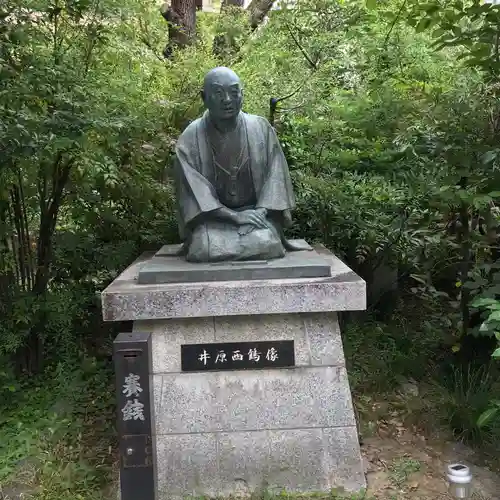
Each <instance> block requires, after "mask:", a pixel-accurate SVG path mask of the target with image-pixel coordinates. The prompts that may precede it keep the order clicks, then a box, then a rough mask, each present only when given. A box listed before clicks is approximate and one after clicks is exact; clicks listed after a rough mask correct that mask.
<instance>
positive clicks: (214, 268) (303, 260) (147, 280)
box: [137, 240, 331, 285]
mask: <svg viewBox="0 0 500 500" xmlns="http://www.w3.org/2000/svg"><path fill="white" fill-rule="evenodd" d="M300 243H302V244H303V246H308V247H309V250H306V251H300V252H288V253H287V254H286V255H285V256H284V257H283V258H282V259H274V260H256V261H223V262H188V261H187V260H186V259H185V258H184V257H178V256H177V255H176V253H177V252H178V251H179V245H165V246H163V247H162V248H161V249H160V250H159V251H158V252H157V253H156V254H155V255H154V256H153V257H152V258H151V259H149V260H148V261H146V262H145V263H143V264H142V265H141V266H140V269H139V275H138V279H137V282H138V283H139V284H140V285H156V284H158V285H159V284H164V283H197V282H200V281H235V280H238V281H241V280H258V279H260V280H262V279H266V280H269V279H289V278H323V277H326V276H330V273H331V262H330V259H329V258H328V257H325V256H324V255H321V254H318V253H317V252H316V251H315V250H313V248H312V247H310V246H309V245H307V243H306V242H305V241H303V240H301V241H300Z"/></svg>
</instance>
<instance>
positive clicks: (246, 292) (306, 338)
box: [103, 250, 366, 500]
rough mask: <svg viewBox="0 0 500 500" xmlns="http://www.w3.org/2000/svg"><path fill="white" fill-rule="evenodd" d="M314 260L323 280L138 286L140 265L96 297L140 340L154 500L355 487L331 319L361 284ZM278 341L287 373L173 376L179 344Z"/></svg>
mask: <svg viewBox="0 0 500 500" xmlns="http://www.w3.org/2000/svg"><path fill="white" fill-rule="evenodd" d="M321 253H322V254H323V255H328V256H329V259H330V262H331V263H332V268H331V277H327V278H306V279H289V280H284V279H283V280H252V281H238V282H236V281H226V282H205V283H189V284H184V285H180V284H168V285H154V286H152V285H139V284H137V281H136V280H137V274H138V269H139V267H140V264H141V262H140V261H139V262H138V263H136V264H134V265H133V266H132V268H131V269H129V270H127V271H126V272H125V273H124V274H123V275H122V276H121V277H120V278H118V280H116V281H115V282H114V283H113V284H112V285H110V287H108V289H107V290H106V291H105V292H104V293H103V306H104V314H105V317H106V318H107V319H108V320H123V319H132V320H134V330H135V331H142V332H151V352H150V359H151V366H150V387H151V390H152V398H151V400H152V403H151V414H152V418H153V456H154V464H155V491H156V497H155V500H181V499H185V498H190V497H191V498H193V497H195V498H196V497H198V498H199V497H202V496H204V497H208V498H210V497H228V496H230V495H233V496H242V497H248V496H250V495H251V494H253V493H255V492H262V491H269V492H281V491H283V490H285V491H287V492H292V493H293V492H295V493H301V492H310V493H311V492H329V491H330V490H331V489H333V488H344V489H345V490H347V491H359V490H361V489H363V488H364V487H365V486H366V484H365V478H364V474H363V466H362V460H361V454H360V449H359V442H358V435H357V429H356V422H355V418H354V412H353V406H352V401H351V394H350V389H349V382H348V379H347V373H346V368H345V360H344V353H343V349H342V340H341V335H340V330H339V325H338V318H337V312H336V311H340V310H355V309H363V308H364V306H365V284H364V282H363V281H362V280H361V279H360V278H359V277H358V276H356V275H355V274H354V273H353V272H352V271H351V270H350V269H349V268H347V267H346V266H345V265H344V264H343V263H341V262H340V261H339V260H338V259H336V258H335V257H333V256H332V255H331V254H328V253H327V252H325V251H324V250H322V251H321ZM147 258H149V257H147V256H145V257H144V258H143V261H144V259H147ZM245 311H246V312H245ZM283 340H287V341H293V343H294V353H295V366H292V367H287V368H277V367H271V368H261V369H244V370H243V369H242V370H233V371H195V372H183V371H182V366H181V346H182V345H185V344H204V345H207V344H221V343H237V342H261V341H267V342H268V341H283ZM122 473H123V471H122Z"/></svg>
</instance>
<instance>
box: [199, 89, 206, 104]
mask: <svg viewBox="0 0 500 500" xmlns="http://www.w3.org/2000/svg"><path fill="white" fill-rule="evenodd" d="M200 97H201V100H202V101H203V104H206V102H205V101H206V99H207V94H206V93H205V91H204V90H200Z"/></svg>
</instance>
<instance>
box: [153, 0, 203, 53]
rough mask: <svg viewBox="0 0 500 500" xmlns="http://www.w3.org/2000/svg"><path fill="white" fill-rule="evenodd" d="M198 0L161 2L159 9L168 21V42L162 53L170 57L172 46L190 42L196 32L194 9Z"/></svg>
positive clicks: (182, 45)
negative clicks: (169, 3)
mask: <svg viewBox="0 0 500 500" xmlns="http://www.w3.org/2000/svg"><path fill="white" fill-rule="evenodd" d="M197 6H198V7H199V0H172V3H171V5H168V4H166V3H165V4H163V6H162V8H161V9H160V11H161V14H162V16H163V18H164V19H165V20H166V21H167V22H168V43H167V46H166V47H165V50H164V52H163V55H164V56H165V57H167V58H168V57H170V56H171V55H172V52H173V50H174V48H176V47H184V46H186V45H188V44H189V43H191V41H192V39H193V38H194V35H195V34H196V9H197Z"/></svg>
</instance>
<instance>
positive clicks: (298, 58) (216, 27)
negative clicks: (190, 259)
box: [0, 0, 500, 499]
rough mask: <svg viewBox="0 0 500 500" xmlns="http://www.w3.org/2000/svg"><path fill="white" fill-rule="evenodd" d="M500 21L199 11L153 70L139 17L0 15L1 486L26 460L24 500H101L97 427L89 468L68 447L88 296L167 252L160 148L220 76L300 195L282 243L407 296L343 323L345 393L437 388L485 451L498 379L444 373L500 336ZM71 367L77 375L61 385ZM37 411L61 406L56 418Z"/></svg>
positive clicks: (165, 163) (86, 12) (101, 391)
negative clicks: (38, 360) (24, 373)
mask: <svg viewBox="0 0 500 500" xmlns="http://www.w3.org/2000/svg"><path fill="white" fill-rule="evenodd" d="M499 12H500V9H499V8H498V7H493V6H488V5H486V6H485V5H480V4H479V2H478V1H472V0H471V1H467V2H445V1H444V0H443V1H441V0H439V1H438V0H430V1H427V2H425V3H422V2H417V1H413V0H408V1H406V2H393V1H384V2H381V1H380V2H379V1H371V0H367V1H366V2H358V1H354V0H344V1H336V0H304V1H301V2H299V4H298V5H297V7H296V8H295V9H283V10H280V11H272V12H271V13H270V15H269V20H268V22H267V23H266V24H264V25H263V26H261V27H260V28H259V29H257V30H255V31H254V32H251V33H250V30H249V27H248V22H247V20H246V16H245V15H242V14H241V12H239V11H238V10H234V9H228V10H227V11H226V12H225V13H224V14H223V15H222V16H216V15H214V14H212V13H200V14H199V15H198V19H197V35H198V36H197V40H196V43H195V44H193V45H192V46H189V47H186V48H185V49H184V50H179V51H177V52H175V53H174V55H173V57H172V58H171V59H169V60H167V61H166V60H164V59H163V57H162V56H161V51H162V49H163V46H164V45H165V41H166V40H165V39H166V36H167V29H166V25H165V23H164V20H163V19H162V18H161V17H160V16H159V15H158V12H157V8H156V6H154V5H151V4H150V3H149V2H145V1H142V0H140V1H139V2H127V1H126V2H125V3H124V2H120V3H118V2H116V1H115V0H103V1H99V2H94V1H89V2H86V1H85V2H73V1H69V0H67V1H61V2H56V3H55V4H54V3H53V2H49V1H46V0H37V1H36V2H35V1H29V2H21V1H20V0H19V1H18V0H9V1H8V2H7V3H6V4H5V6H4V5H2V13H5V15H4V14H2V15H0V42H1V43H0V110H1V112H2V120H1V123H0V149H1V150H2V168H0V312H1V314H2V322H1V323H0V340H1V342H0V356H1V357H2V360H3V359H5V363H4V364H5V366H6V368H5V369H2V371H1V372H0V393H1V395H2V401H4V403H5V405H6V408H7V409H6V412H5V413H2V418H4V420H3V421H2V422H3V423H2V424H1V427H0V432H1V433H3V435H2V436H0V437H2V439H0V441H1V443H0V446H4V448H3V449H2V450H1V451H2V456H3V457H4V458H3V461H2V462H1V464H0V479H5V480H7V478H8V481H11V482H12V481H16V476H17V475H18V474H19V468H18V464H19V460H21V461H22V460H26V461H27V462H26V464H27V468H28V469H29V470H28V472H26V473H27V474H31V473H32V474H31V475H30V478H32V480H33V484H34V485H42V488H41V489H40V491H39V492H38V493H37V494H38V495H39V496H38V498H47V499H48V498H51V499H56V498H61V499H62V498H89V499H90V498H100V497H99V495H101V486H102V483H103V482H104V477H105V472H106V471H108V469H109V464H110V462H111V458H112V457H110V456H109V452H107V446H109V445H110V439H111V438H110V434H108V433H109V431H110V430H109V428H108V424H106V423H104V422H103V421H99V422H95V421H94V424H96V425H95V430H96V432H103V435H102V436H100V437H99V439H101V437H102V441H101V442H102V445H101V444H97V449H98V453H97V456H96V457H94V458H92V457H90V456H88V455H87V452H88V450H87V448H86V447H87V445H88V443H87V442H86V441H85V439H86V438H85V437H84V433H82V435H81V436H80V434H79V431H78V430H77V427H78V426H79V425H80V426H82V425H83V426H84V428H85V429H86V430H88V429H89V427H88V426H89V425H90V424H91V423H92V420H93V419H94V418H97V417H96V415H97V416H99V415H100V414H102V415H107V412H109V409H110V406H109V401H108V399H107V398H108V395H110V394H112V393H113V391H112V390H111V388H110V386H109V373H107V370H106V368H104V367H102V366H100V363H99V362H96V361H93V358H92V356H93V354H94V353H96V352H98V353H102V351H106V349H107V347H106V346H107V344H108V343H109V338H110V336H111V335H112V333H113V332H112V331H111V329H110V328H105V327H103V325H102V322H101V319H100V315H101V311H100V308H99V296H98V293H99V292H100V291H101V290H102V289H103V288H104V287H105V286H106V284H107V283H109V282H110V281H111V280H112V279H114V278H115V277H116V276H117V274H118V273H120V272H121V271H122V270H123V269H124V268H125V267H126V266H127V265H128V264H129V263H130V262H132V261H133V260H134V259H135V258H136V257H137V256H138V254H140V253H141V252H142V251H144V250H151V249H156V248H158V246H159V245H160V244H163V243H169V242H172V243H173V242H176V241H177V238H178V236H177V226H176V219H175V213H174V212H175V210H174V206H175V205H174V192H173V186H172V171H171V159H172V155H173V150H174V146H175V139H176V137H177V136H178V134H179V133H180V131H181V130H182V129H183V128H184V127H185V126H186V124H187V123H189V121H190V120H192V119H194V118H195V117H197V116H199V114H200V112H201V102H200V99H199V91H200V85H201V81H202V78H203V75H204V73H205V72H206V71H207V70H208V69H210V68H211V67H214V66H216V65H219V64H227V65H231V66H232V67H233V68H234V69H235V70H236V71H237V72H238V73H239V74H240V76H241V77H242V80H243V81H244V83H245V103H244V106H245V110H246V111H248V112H252V113H258V114H261V115H265V116H268V117H269V118H270V119H273V121H274V123H275V125H276V128H277V131H278V134H279V137H280V140H281V143H282V145H283V148H284V151H285V154H286V157H287V159H288V161H289V164H290V168H291V170H292V178H293V182H294V186H295V192H296V196H297V210H296V211H295V214H294V217H295V224H294V226H293V227H292V228H291V230H290V235H291V236H292V235H293V236H297V237H301V238H304V237H305V238H306V239H308V240H309V241H311V242H321V243H323V244H325V245H326V246H328V247H329V248H330V249H333V250H334V251H335V252H336V253H337V255H339V256H340V257H342V258H343V259H344V260H345V261H346V262H347V263H348V264H349V265H351V266H352V267H353V268H355V269H356V271H358V272H359V273H360V274H362V276H363V277H365V278H367V280H368V281H369V278H370V277H371V276H372V275H373V273H374V270H376V269H377V268H380V267H381V266H382V265H384V266H389V267H390V268H393V269H397V271H398V272H397V273H396V274H397V280H398V281H399V283H396V285H397V286H398V287H399V289H400V290H401V291H403V292H404V291H406V290H409V291H410V292H411V293H412V294H413V296H412V297H411V298H408V296H407V295H406V294H405V293H403V294H404V297H405V300H404V301H403V302H402V303H401V304H399V305H398V306H397V307H396V311H395V313H394V315H393V317H392V318H390V319H389V320H386V321H385V322H384V323H382V322H381V321H380V320H377V319H375V318H374V317H373V316H371V315H370V316H368V318H369V319H367V320H366V321H365V322H364V323H359V322H358V323H350V324H348V326H347V329H346V332H345V343H346V354H347V358H348V361H349V365H350V367H349V371H350V377H351V383H352V387H353V388H354V390H355V392H356V393H357V394H360V393H363V392H366V391H389V390H392V389H393V388H394V385H395V384H399V383H400V382H401V380H402V379H407V378H414V379H415V380H418V381H421V380H427V381H428V379H429V376H430V375H429V374H435V373H439V374H441V373H442V371H445V372H446V373H448V372H450V371H451V372H452V373H453V375H451V376H449V377H447V378H446V380H445V382H443V384H444V385H445V387H440V388H439V391H441V392H439V394H440V397H441V400H442V401H441V402H440V403H439V404H437V406H438V407H439V408H440V409H441V410H442V411H443V413H444V415H445V420H446V421H447V422H448V424H449V425H450V426H451V428H452V429H453V430H454V431H456V433H457V435H458V436H460V437H461V438H463V439H467V440H472V441H474V440H475V441H478V442H481V441H485V440H486V439H487V438H488V439H489V438H492V439H493V438H495V439H498V434H497V426H498V415H499V414H500V411H499V410H498V403H497V400H498V386H497V385H496V382H495V376H496V375H495V374H496V372H495V368H491V369H489V370H488V371H484V370H483V371H474V370H477V369H476V368H474V369H472V368H468V367H467V364H465V367H463V366H461V365H459V367H455V368H454V369H453V370H449V367H450V365H451V364H452V363H453V361H452V355H453V353H452V349H451V347H452V346H453V347H454V348H455V347H456V349H457V350H458V347H457V346H458V344H460V342H461V341H463V340H464V339H465V338H466V337H467V336H468V334H470V333H475V334H478V335H480V337H479V341H480V342H484V345H487V343H486V342H487V340H490V337H491V336H492V335H494V334H498V330H499V319H500V317H499V316H498V314H497V313H499V311H500V309H499V301H498V299H499V293H500V288H499V286H500V281H499V280H500V278H499V276H500V274H499V267H498V266H499V264H498V258H499V236H498V234H499V231H498V227H499V224H500V219H499V215H498V209H497V206H498V204H499V202H500V192H499V191H498V186H500V155H499V149H498V144H499V140H500V121H499V119H498V117H499V116H500V107H499V100H498V97H499V94H498V76H499V75H498V72H499V70H500V66H499V63H498V43H497V42H498V25H499V24H500V19H499V17H498V16H499ZM217 37H219V38H220V37H222V38H223V39H224V40H223V41H224V43H223V44H222V45H221V50H220V51H219V52H217V50H216V51H215V52H216V53H215V54H214V50H213V49H214V40H217ZM215 45H217V44H215ZM215 48H217V47H216V46H215ZM463 62H465V63H466V64H462V63H463ZM271 98H278V99H281V100H280V101H279V103H278V105H277V108H276V109H275V110H274V111H273V112H271V109H270V106H269V103H270V99H271ZM271 115H272V116H271ZM369 284H371V283H369ZM478 318H479V319H478ZM482 335H485V337H482ZM36 350H39V351H41V353H42V354H44V355H45V357H46V358H47V362H48V363H49V364H50V365H51V366H57V365H58V363H59V364H61V363H62V366H66V368H64V369H63V368H61V367H59V368H57V369H54V370H55V371H53V372H50V376H49V375H47V372H45V377H44V378H43V381H44V382H42V379H40V380H38V379H37V381H36V383H35V384H34V385H33V384H28V385H26V384H25V383H24V382H23V381H22V379H20V378H19V377H18V376H16V373H18V372H19V370H20V369H21V370H22V369H27V370H33V369H34V368H35V366H34V365H33V364H32V363H31V358H30V356H31V355H32V353H33V351H36ZM459 353H460V354H463V353H462V351H459ZM475 354H476V353H474V355H475ZM499 355H500V351H499V350H498V349H497V350H496V351H495V353H494V356H495V357H498V356H499ZM71 360H73V361H75V360H78V361H82V360H84V364H85V367H84V368H83V369H82V370H76V371H75V370H69V372H70V374H71V375H68V368H67V366H68V364H69V363H70V362H71ZM467 362H468V361H467ZM443 367H445V368H446V369H448V371H446V370H444V369H443ZM442 369H443V370H442ZM471 370H472V371H471ZM66 379H69V380H70V382H68V381H67V380H66ZM51 394H58V398H59V397H60V398H61V399H62V400H63V401H65V404H66V405H67V406H66V407H64V408H63V410H61V411H59V410H58V411H56V412H55V413H57V416H55V417H53V416H51V415H52V414H53V411H52V410H53V409H52V406H51V403H50V395H51ZM92 401H94V402H93V403H92ZM433 403H436V401H433ZM96 405H97V406H96ZM82 411H83V412H84V413H81V412H82ZM4 415H5V416H4ZM108 418H109V419H110V420H109V421H112V418H111V416H109V415H108ZM18 422H20V426H18ZM33 422H35V423H34V424H33ZM36 422H38V424H37V423H36ZM48 429H51V430H48ZM92 435H93V434H92V433H90V434H89V436H90V438H91V439H92ZM97 441H99V440H97ZM10 443H12V444H10ZM93 445H95V443H93ZM42 462H43V463H45V466H41V465H40V464H41V463H42ZM101 463H102V464H103V467H102V474H101ZM16 464H17V465H16ZM65 464H67V465H65ZM403 465H404V464H403ZM399 466H400V467H399ZM399 466H398V467H399V468H400V469H401V471H403V472H404V471H406V470H407V469H405V467H403V466H402V465H401V464H399ZM398 470H399V469H398ZM29 471H31V472H29ZM96 471H97V472H96ZM403 472H402V474H403ZM23 473H24V472H23ZM404 474H406V472H404ZM404 474H403V475H404ZM58 476H60V477H61V478H62V479H61V480H59V479H57V477H58ZM398 477H399V476H398ZM17 479H19V477H17ZM21 480H22V478H21ZM30 480H31V479H30ZM51 495H52V496H51ZM332 495H333V493H332ZM332 498H334V496H332Z"/></svg>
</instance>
